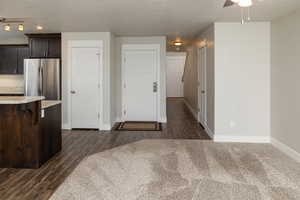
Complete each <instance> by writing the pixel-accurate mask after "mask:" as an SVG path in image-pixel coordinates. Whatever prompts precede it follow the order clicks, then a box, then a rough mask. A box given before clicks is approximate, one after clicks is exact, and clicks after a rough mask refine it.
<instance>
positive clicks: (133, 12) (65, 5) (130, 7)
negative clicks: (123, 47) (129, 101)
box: [0, 0, 300, 37]
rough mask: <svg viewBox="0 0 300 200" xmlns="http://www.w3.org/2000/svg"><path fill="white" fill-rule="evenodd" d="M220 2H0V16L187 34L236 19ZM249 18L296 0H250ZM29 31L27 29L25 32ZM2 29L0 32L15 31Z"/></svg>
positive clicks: (78, 27)
mask: <svg viewBox="0 0 300 200" xmlns="http://www.w3.org/2000/svg"><path fill="white" fill-rule="evenodd" d="M224 1H225V0H0V16H1V17H16V18H19V17H21V18H28V22H29V23H28V24H25V25H26V27H27V30H26V32H33V30H34V28H33V24H34V23H36V24H41V25H43V26H44V27H45V30H43V32H63V31H110V32H113V33H114V34H116V35H120V36H152V35H167V36H169V37H173V36H175V35H180V36H186V37H187V36H192V35H194V34H196V33H197V32H199V31H201V29H203V28H204V27H206V26H207V25H208V24H210V23H212V22H213V21H238V20H239V19H240V9H239V8H238V7H237V6H235V7H232V8H227V9H223V8H222V7H223V4H224ZM254 1H256V3H255V5H254V6H253V9H252V17H253V19H254V20H259V21H261V20H270V19H273V18H276V17H279V16H281V15H284V14H287V13H289V12H292V11H293V10H295V9H297V8H300V0H263V1H262V2H261V0H254ZM28 29H29V30H28ZM15 34H18V33H17V32H13V31H12V32H9V33H7V32H6V33H5V32H4V31H3V30H2V28H1V31H0V36H1V35H2V36H4V35H10V36H12V35H15Z"/></svg>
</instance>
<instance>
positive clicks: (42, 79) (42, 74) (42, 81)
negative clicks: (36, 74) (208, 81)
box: [41, 65, 44, 96]
mask: <svg viewBox="0 0 300 200" xmlns="http://www.w3.org/2000/svg"><path fill="white" fill-rule="evenodd" d="M41 69H42V70H41V72H42V73H41V87H42V96H44V85H43V83H44V68H43V65H42V66H41Z"/></svg>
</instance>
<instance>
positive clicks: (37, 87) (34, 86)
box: [24, 59, 42, 96]
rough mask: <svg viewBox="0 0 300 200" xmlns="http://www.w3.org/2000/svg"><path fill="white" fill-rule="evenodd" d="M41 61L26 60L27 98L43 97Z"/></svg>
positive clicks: (25, 80)
mask: <svg viewBox="0 0 300 200" xmlns="http://www.w3.org/2000/svg"><path fill="white" fill-rule="evenodd" d="M41 72H42V71H41V59H25V60H24V82H25V84H24V85H25V90H24V91H25V96H42V87H41V83H42V80H41V78H40V77H41Z"/></svg>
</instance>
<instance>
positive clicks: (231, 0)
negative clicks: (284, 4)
mask: <svg viewBox="0 0 300 200" xmlns="http://www.w3.org/2000/svg"><path fill="white" fill-rule="evenodd" d="M253 1H254V0H226V1H225V3H224V6H223V8H227V7H231V6H234V5H238V6H239V7H241V23H242V24H244V23H245V22H249V21H251V16H250V7H251V6H252V5H253ZM260 1H262V0H260ZM245 8H246V9H247V12H246V15H245V11H244V9H245Z"/></svg>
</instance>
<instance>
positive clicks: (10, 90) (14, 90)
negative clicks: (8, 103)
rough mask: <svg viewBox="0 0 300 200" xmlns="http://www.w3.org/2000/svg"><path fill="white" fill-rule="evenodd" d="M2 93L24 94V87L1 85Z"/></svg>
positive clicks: (0, 91)
mask: <svg viewBox="0 0 300 200" xmlns="http://www.w3.org/2000/svg"><path fill="white" fill-rule="evenodd" d="M0 94H24V88H22V87H0Z"/></svg>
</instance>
